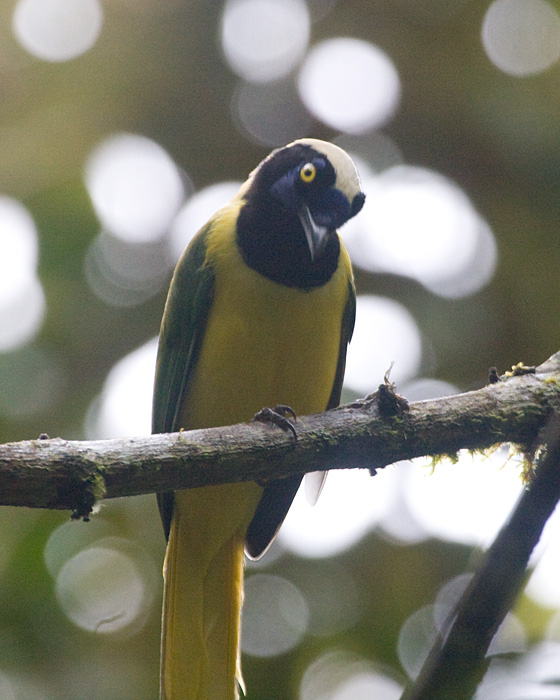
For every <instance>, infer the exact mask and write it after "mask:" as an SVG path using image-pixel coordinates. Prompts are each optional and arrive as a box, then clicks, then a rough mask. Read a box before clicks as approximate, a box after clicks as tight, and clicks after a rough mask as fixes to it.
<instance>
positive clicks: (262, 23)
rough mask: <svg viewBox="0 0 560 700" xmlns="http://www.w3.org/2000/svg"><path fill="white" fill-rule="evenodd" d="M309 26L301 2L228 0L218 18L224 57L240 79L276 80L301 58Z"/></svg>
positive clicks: (289, 0)
mask: <svg viewBox="0 0 560 700" xmlns="http://www.w3.org/2000/svg"><path fill="white" fill-rule="evenodd" d="M309 26H310V20H309V11H308V9H307V5H306V4H305V2H303V0H228V1H227V2H226V4H225V7H224V13H223V17H222V35H221V42H222V48H223V51H224V55H225V57H226V60H227V62H228V64H229V66H230V68H231V69H232V70H233V71H234V72H235V73H236V74H237V75H239V76H240V77H241V78H243V79H244V80H247V81H250V82H266V81H269V80H277V79H278V78H281V77H283V76H285V75H286V74H287V73H289V72H290V71H291V70H292V69H293V68H294V66H295V65H296V64H297V63H298V62H299V61H300V60H301V58H302V57H303V55H304V53H305V50H306V48H307V43H308V41H309Z"/></svg>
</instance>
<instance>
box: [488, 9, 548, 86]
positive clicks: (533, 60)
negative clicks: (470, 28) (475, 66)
mask: <svg viewBox="0 0 560 700" xmlns="http://www.w3.org/2000/svg"><path fill="white" fill-rule="evenodd" d="M482 44H483V46H484V50H485V51H486V53H487V55H488V58H489V59H490V60H491V61H492V63H493V64H494V65H495V66H496V67H497V68H499V69H500V70H502V71H504V73H508V74H510V75H514V76H517V77H525V76H529V75H535V74H537V73H542V72H543V71H545V70H547V68H550V67H551V66H552V65H554V64H555V63H556V62H557V61H558V58H560V15H559V14H558V11H557V9H556V8H555V7H554V6H553V5H552V4H551V3H549V2H547V1H546V0H494V2H492V4H491V5H490V7H489V8H488V10H487V11H486V15H485V17H484V21H483V25H482Z"/></svg>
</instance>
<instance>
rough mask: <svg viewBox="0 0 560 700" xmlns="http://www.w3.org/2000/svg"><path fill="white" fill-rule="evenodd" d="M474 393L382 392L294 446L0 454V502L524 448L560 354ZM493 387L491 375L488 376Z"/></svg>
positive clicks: (144, 443)
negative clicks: (423, 396)
mask: <svg viewBox="0 0 560 700" xmlns="http://www.w3.org/2000/svg"><path fill="white" fill-rule="evenodd" d="M510 374H513V375H515V374H519V375H520V376H503V377H501V378H500V379H499V381H496V383H493V384H489V385H487V386H485V387H483V388H481V389H479V390H477V391H471V392H468V393H464V394H458V395H455V396H448V397H444V398H439V399H435V400H430V401H420V402H415V403H411V404H410V405H408V404H407V403H406V401H404V400H401V399H399V397H397V396H396V395H395V394H394V393H393V392H392V388H391V385H390V384H384V385H381V387H380V388H379V390H378V391H377V392H376V393H375V394H373V395H371V396H370V397H367V398H366V399H362V400H359V401H356V402H353V403H351V404H348V405H346V406H342V407H340V408H338V409H335V410H332V411H327V412H325V413H321V414H316V415H312V416H304V417H299V418H298V419H297V421H296V422H295V427H296V430H297V436H298V437H297V440H294V438H293V436H292V435H291V434H290V432H289V431H288V432H286V431H283V430H281V429H280V428H278V427H276V426H274V425H267V424H262V423H249V424H241V425H236V426H230V427H225V428H212V429H208V430H196V431H190V432H180V433H174V434H166V435H153V436H147V437H138V438H126V439H113V440H93V441H87V442H86V441H67V440H62V439H60V438H55V439H38V440H27V441H23V442H16V443H8V444H4V445H0V505H12V506H27V507H32V508H56V509H68V510H71V511H72V512H73V513H74V514H75V515H76V517H83V516H87V514H88V513H89V512H90V510H91V508H92V506H93V504H94V503H95V501H97V500H100V499H104V498H116V497H120V496H132V495H138V494H145V493H150V492H159V491H170V490H174V489H180V488H192V487H197V486H204V485H210V484H219V483H231V482H238V481H250V480H256V481H258V482H265V481H267V480H270V479H272V478H281V477H286V476H289V475H293V474H298V473H305V472H309V471H320V470H326V469H347V468H357V467H359V468H367V469H370V470H372V471H373V470H376V469H380V468H382V467H385V466H387V465H388V464H392V463H394V462H397V461H400V460H408V459H412V458H413V457H420V456H423V455H439V454H453V453H455V452H457V451H458V450H460V449H462V448H468V449H484V448H487V447H490V446H492V445H495V444H497V443H501V442H512V443H517V444H520V445H522V446H524V447H526V449H527V450H529V451H530V450H531V449H532V445H533V443H534V441H535V440H536V439H537V436H538V433H539V430H540V429H541V428H542V427H543V425H545V423H546V421H547V419H548V417H549V415H550V414H551V412H552V411H554V410H558V409H559V408H560V385H559V382H560V353H557V354H555V355H553V356H552V357H551V358H549V360H547V361H546V362H545V363H544V364H542V365H541V366H540V367H537V368H533V369H532V370H527V369H519V370H517V371H516V372H514V373H510ZM496 379H497V377H496Z"/></svg>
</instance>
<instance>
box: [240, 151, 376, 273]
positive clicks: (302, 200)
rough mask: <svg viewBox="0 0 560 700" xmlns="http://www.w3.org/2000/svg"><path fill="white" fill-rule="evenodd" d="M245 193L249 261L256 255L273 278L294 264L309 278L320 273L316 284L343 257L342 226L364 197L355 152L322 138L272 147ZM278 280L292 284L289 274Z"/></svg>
mask: <svg viewBox="0 0 560 700" xmlns="http://www.w3.org/2000/svg"><path fill="white" fill-rule="evenodd" d="M241 194H242V195H243V197H244V198H245V200H246V206H245V207H244V211H243V212H242V214H243V215H242V217H241V221H240V227H241V228H243V229H244V230H242V231H241V235H239V233H238V239H240V247H241V248H242V250H243V249H245V250H243V252H244V253H246V255H245V257H246V259H247V258H250V259H247V262H248V263H249V264H250V265H252V262H253V261H252V260H251V259H254V262H256V263H258V264H254V265H252V266H254V267H255V268H256V269H259V271H261V272H263V273H264V274H265V275H266V276H269V277H271V278H273V279H274V278H275V277H274V273H275V269H276V268H277V267H278V268H283V267H286V268H288V267H289V269H290V270H291V271H292V273H293V274H297V275H299V276H300V277H305V279H311V278H313V277H314V276H316V277H317V280H318V281H317V283H320V282H319V278H322V277H324V276H325V275H326V274H327V272H328V269H330V268H331V267H332V263H336V260H337V259H338V252H339V241H338V236H337V234H336V230H337V228H339V227H340V226H342V225H343V224H344V223H345V222H346V221H348V219H350V218H352V217H353V216H355V215H356V214H357V213H358V212H359V211H360V209H361V208H362V206H363V204H364V200H365V195H364V193H363V192H362V190H361V186H360V178H359V175H358V172H357V170H356V166H355V165H354V163H353V161H352V159H351V158H350V156H349V155H348V154H347V153H346V152H345V151H343V150H342V149H341V148H339V147H338V146H335V145H334V144H332V143H327V142H325V141H320V140H318V139H300V140H298V141H294V142H293V143H290V144H288V145H287V146H284V147H283V148H279V149H277V150H275V151H273V152H272V153H271V154H270V155H269V156H268V157H267V158H265V160H263V161H262V163H260V165H259V166H258V167H257V168H256V169H255V170H254V171H253V172H252V173H251V175H250V176H249V179H248V181H247V182H246V183H245V185H244V187H243V188H242V192H241ZM335 255H336V260H334V259H333V258H334V256H335ZM271 267H272V268H274V269H272V273H270V271H269V270H268V268H271ZM265 268H266V269H265ZM298 271H299V272H298ZM323 273H324V274H323ZM278 281H283V282H284V283H288V284H291V283H290V282H289V281H288V280H287V278H286V275H285V274H284V273H282V276H281V277H280V279H279V280H278ZM297 286H300V285H299V283H297ZM312 286H315V284H314V283H312Z"/></svg>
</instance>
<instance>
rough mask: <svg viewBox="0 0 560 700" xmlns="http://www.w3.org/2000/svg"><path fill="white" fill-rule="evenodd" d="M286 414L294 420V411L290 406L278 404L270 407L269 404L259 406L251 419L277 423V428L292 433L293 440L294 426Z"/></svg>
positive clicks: (295, 435)
mask: <svg viewBox="0 0 560 700" xmlns="http://www.w3.org/2000/svg"><path fill="white" fill-rule="evenodd" d="M288 416H289V417H290V418H291V419H292V420H295V419H296V414H295V411H294V410H293V409H292V408H290V406H284V405H283V404H280V405H278V406H275V407H274V408H270V407H269V406H265V407H264V408H261V410H260V411H258V412H257V413H255V415H254V416H253V418H252V420H253V421H255V422H259V423H272V424H273V425H277V426H278V427H279V428H282V430H286V431H289V432H290V433H291V434H292V435H293V437H294V440H297V432H296V429H295V426H294V424H293V422H292V420H290V418H288Z"/></svg>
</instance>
